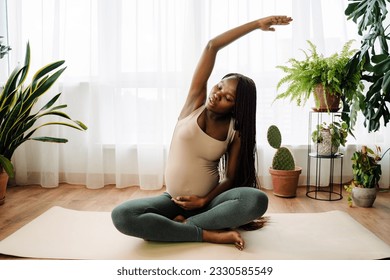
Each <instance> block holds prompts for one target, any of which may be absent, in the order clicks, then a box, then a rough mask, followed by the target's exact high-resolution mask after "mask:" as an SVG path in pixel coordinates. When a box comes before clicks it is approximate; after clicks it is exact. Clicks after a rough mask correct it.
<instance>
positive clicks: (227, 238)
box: [203, 230, 245, 251]
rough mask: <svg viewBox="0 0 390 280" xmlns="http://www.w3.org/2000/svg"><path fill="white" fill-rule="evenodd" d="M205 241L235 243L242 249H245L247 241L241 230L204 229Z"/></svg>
mask: <svg viewBox="0 0 390 280" xmlns="http://www.w3.org/2000/svg"><path fill="white" fill-rule="evenodd" d="M203 241H205V242H210V243H218V244H234V246H236V248H237V249H238V250H240V251H242V250H243V249H244V246H245V242H244V239H242V237H241V235H240V233H239V232H237V231H235V230H229V231H213V230H203Z"/></svg>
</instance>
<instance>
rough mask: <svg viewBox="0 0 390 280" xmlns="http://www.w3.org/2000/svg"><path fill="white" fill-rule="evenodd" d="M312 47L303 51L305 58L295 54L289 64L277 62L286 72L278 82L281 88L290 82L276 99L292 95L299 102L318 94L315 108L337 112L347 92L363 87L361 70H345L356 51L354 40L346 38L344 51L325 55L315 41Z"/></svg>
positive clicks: (298, 103) (289, 97)
mask: <svg viewBox="0 0 390 280" xmlns="http://www.w3.org/2000/svg"><path fill="white" fill-rule="evenodd" d="M307 42H308V44H309V49H308V51H303V53H304V55H305V58H304V59H303V60H297V59H295V58H291V59H290V60H289V61H288V62H289V64H290V65H289V66H277V68H279V69H281V70H282V71H283V72H284V73H285V74H286V75H285V76H284V77H282V78H281V79H280V80H279V82H278V84H277V89H278V90H279V89H280V88H281V87H282V86H283V85H285V84H286V85H287V88H286V90H285V91H284V92H282V93H279V94H278V95H277V96H276V98H275V99H282V98H288V99H290V101H295V102H296V103H297V105H298V106H300V105H304V104H305V103H306V101H307V100H308V99H309V98H310V97H311V95H313V96H314V101H315V107H314V108H313V110H315V111H320V112H327V111H330V112H337V111H338V110H339V108H340V98H341V96H342V95H344V94H345V93H346V92H348V93H351V92H352V93H356V91H360V90H362V88H363V84H362V83H361V81H360V71H359V69H355V71H354V72H352V71H349V72H346V71H345V65H346V64H347V63H348V61H349V60H350V58H351V57H352V55H353V54H354V51H353V50H351V45H352V43H353V40H350V41H348V42H346V43H345V44H344V46H343V48H342V50H341V52H340V53H335V54H333V55H331V56H329V57H324V56H323V55H322V54H319V53H318V52H317V47H316V46H315V45H314V44H313V43H312V42H311V41H307Z"/></svg>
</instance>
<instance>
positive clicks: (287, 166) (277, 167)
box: [267, 125, 302, 197]
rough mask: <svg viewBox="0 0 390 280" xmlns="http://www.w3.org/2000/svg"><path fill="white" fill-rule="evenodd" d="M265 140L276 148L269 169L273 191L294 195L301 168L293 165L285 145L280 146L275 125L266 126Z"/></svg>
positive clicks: (280, 195) (278, 134)
mask: <svg viewBox="0 0 390 280" xmlns="http://www.w3.org/2000/svg"><path fill="white" fill-rule="evenodd" d="M267 140H268V143H269V144H270V145H271V147H273V148H275V149H276V152H275V155H274V157H273V159H272V167H270V169H269V173H270V174H271V177H272V184H273V193H274V195H276V196H279V197H295V196H296V192H297V187H298V180H299V175H300V174H301V172H302V168H301V167H298V166H295V160H294V157H293V155H292V153H291V151H290V150H289V149H288V148H286V147H281V143H282V135H281V133H280V130H279V128H278V127H277V126H275V125H271V126H270V127H269V128H268V131H267Z"/></svg>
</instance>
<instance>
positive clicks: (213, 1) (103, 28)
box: [8, 0, 390, 189]
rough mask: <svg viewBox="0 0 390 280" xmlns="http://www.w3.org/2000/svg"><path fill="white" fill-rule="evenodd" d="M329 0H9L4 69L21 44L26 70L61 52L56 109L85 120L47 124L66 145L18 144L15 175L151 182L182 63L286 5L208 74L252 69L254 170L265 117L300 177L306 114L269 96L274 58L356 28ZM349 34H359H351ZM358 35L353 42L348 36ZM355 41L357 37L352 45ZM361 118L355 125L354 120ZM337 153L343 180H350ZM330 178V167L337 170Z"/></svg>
mask: <svg viewBox="0 0 390 280" xmlns="http://www.w3.org/2000/svg"><path fill="white" fill-rule="evenodd" d="M346 5H347V1H340V0H326V1H325V0H323V1H318V0H317V1H314V0H299V1H298V0H282V1H280V0H278V1H277V0H264V1H262V0H239V1H238V0H228V1H226V0H200V1H199V0H142V1H141V0H117V1H113V0H89V1H79V0H13V1H8V19H9V22H8V27H9V44H10V45H11V47H12V48H13V50H12V52H11V53H10V55H9V58H10V64H11V68H13V67H14V66H15V65H16V63H17V62H18V61H23V59H24V51H25V45H26V43H27V41H29V42H30V44H31V48H32V62H33V66H32V70H37V69H38V68H39V67H41V66H42V65H43V64H46V63H48V62H51V61H54V60H59V59H65V60H66V65H67V67H68V68H67V70H66V71H65V73H64V74H63V76H62V77H61V79H60V81H59V82H58V83H57V85H56V88H54V89H52V94H54V93H56V92H58V91H61V92H63V94H62V99H61V102H62V103H65V104H68V108H67V112H68V113H69V115H70V116H71V117H73V118H75V119H79V120H81V121H83V122H84V123H85V124H87V126H88V127H89V129H88V131H87V132H79V131H73V130H71V129H68V128H55V127H52V128H48V129H46V130H42V131H41V132H40V133H42V134H51V135H60V136H63V137H66V138H68V139H69V142H68V143H67V144H63V145H56V144H47V143H39V142H32V141H30V142H27V143H26V144H24V145H23V146H22V147H20V148H19V149H18V150H17V152H16V154H15V156H14V158H13V161H14V163H15V167H16V183H17V184H27V183H28V184H31V183H36V184H40V185H42V186H44V187H55V186H57V185H58V184H59V183H60V182H67V183H74V184H85V185H86V186H87V187H88V188H101V187H103V186H105V185H107V184H115V185H116V186H117V187H127V186H132V185H139V186H141V188H143V189H158V188H161V187H162V185H163V183H164V181H163V172H164V168H165V159H166V154H167V151H168V149H169V143H170V137H171V133H172V131H173V128H174V125H175V122H176V119H177V115H178V113H179V111H180V109H181V106H182V104H183V102H184V99H185V96H186V90H187V88H188V85H189V79H190V78H191V75H192V71H193V70H194V67H195V65H196V61H197V59H198V57H199V55H200V52H201V50H202V49H203V47H204V45H205V44H206V42H207V40H208V39H210V38H211V37H213V36H215V35H217V34H219V33H221V32H223V31H225V30H227V29H228V28H232V27H235V26H237V25H239V24H242V23H245V22H247V21H249V20H254V19H257V18H260V17H263V16H267V15H271V14H287V15H291V16H292V17H293V18H294V22H293V24H292V25H290V26H288V27H279V28H277V31H276V32H274V33H273V32H261V31H256V32H253V33H252V34H249V35H248V36H246V37H245V38H242V39H240V40H239V41H237V42H235V43H234V44H232V45H230V46H228V47H227V48H226V49H224V50H222V51H221V52H220V53H219V55H218V58H217V63H216V66H215V72H214V73H213V75H212V77H211V79H210V83H216V82H217V81H218V80H219V79H220V78H221V77H222V76H223V75H224V74H226V73H228V72H241V73H243V74H245V75H248V76H250V77H252V78H253V79H254V80H255V82H256V84H257V87H258V96H259V97H258V119H257V124H258V141H257V142H258V150H259V161H258V166H259V168H258V170H259V171H258V173H259V177H260V181H261V183H262V185H263V186H264V187H266V188H270V187H271V183H270V178H269V175H268V166H269V165H270V162H271V159H272V155H273V152H274V151H273V150H272V149H271V148H269V147H268V144H267V143H266V137H265V133H266V130H267V128H268V126H269V125H270V124H277V125H278V126H279V127H280V128H281V130H282V133H283V142H284V144H286V145H289V147H291V148H292V149H293V151H294V155H295V157H296V159H297V161H298V164H299V165H301V166H303V167H304V171H303V173H302V176H301V184H305V183H306V181H305V180H306V169H305V168H306V160H307V158H306V156H307V143H308V135H307V134H308V111H309V110H310V109H309V108H310V104H308V105H307V107H306V108H300V107H297V106H296V105H295V104H290V103H289V102H288V101H277V102H275V103H273V100H274V97H275V95H276V89H275V85H276V83H277V81H278V80H279V78H280V77H281V73H280V71H278V70H277V69H276V68H275V66H276V65H282V64H285V63H286V61H287V60H288V59H289V58H290V57H299V56H301V55H302V53H301V52H300V51H299V49H300V48H306V47H307V45H306V40H308V39H309V40H312V41H313V42H314V43H315V44H317V46H318V49H319V51H321V52H323V53H324V54H331V53H333V52H335V51H338V50H340V48H341V46H342V45H343V44H344V42H345V41H347V40H349V39H351V38H357V37H356V36H357V35H356V34H357V29H356V26H355V25H354V24H353V23H352V22H347V21H346V17H345V15H344V10H345V8H346ZM357 39H358V38H357ZM358 40H359V39H358ZM358 42H359V41H357V44H358ZM360 124H361V122H360ZM361 130H362V132H359V133H357V134H358V137H357V140H354V139H350V140H349V141H348V142H349V144H350V146H349V147H348V149H346V150H345V152H346V159H349V158H350V155H351V153H352V152H353V151H354V150H355V148H356V146H355V144H361V143H365V144H370V145H374V144H378V145H381V146H383V148H385V147H386V145H385V143H387V145H389V144H388V143H390V141H389V134H390V133H389V129H383V130H382V131H381V132H380V133H377V134H370V135H366V134H365V128H362V129H361ZM349 165H350V164H349V162H348V161H345V164H344V167H345V170H344V175H345V176H344V180H346V181H347V180H349V179H350V174H351V171H350V166H349ZM383 169H384V170H383V171H384V174H383V177H382V185H384V186H386V187H387V186H389V156H387V159H385V161H384V162H383ZM336 175H337V174H336Z"/></svg>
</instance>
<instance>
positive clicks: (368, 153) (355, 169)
mask: <svg viewBox="0 0 390 280" xmlns="http://www.w3.org/2000/svg"><path fill="white" fill-rule="evenodd" d="M388 151H389V149H387V150H386V152H385V153H383V155H382V156H380V154H381V148H380V147H376V152H374V151H373V150H372V149H370V148H368V147H367V146H362V148H361V150H360V151H355V152H354V153H353V155H352V158H351V160H352V174H353V179H352V181H351V183H350V184H349V185H346V186H344V188H345V190H346V191H347V192H348V193H349V196H348V204H349V206H352V205H353V204H354V205H356V206H359V207H371V206H372V205H373V204H374V201H375V199H376V193H377V190H378V188H379V184H378V182H379V180H380V178H381V175H382V169H381V165H380V163H379V162H380V161H381V159H382V158H383V157H384V155H385V154H386V153H387V152H388Z"/></svg>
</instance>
